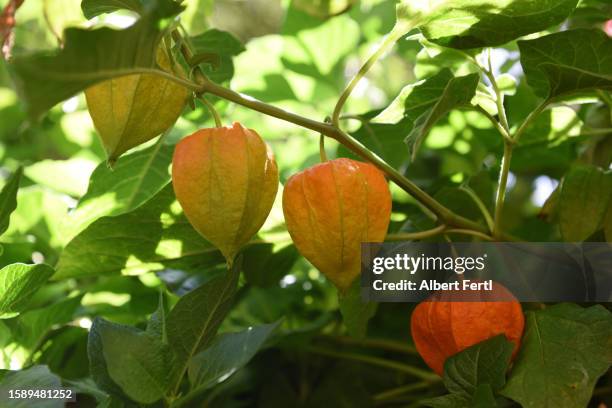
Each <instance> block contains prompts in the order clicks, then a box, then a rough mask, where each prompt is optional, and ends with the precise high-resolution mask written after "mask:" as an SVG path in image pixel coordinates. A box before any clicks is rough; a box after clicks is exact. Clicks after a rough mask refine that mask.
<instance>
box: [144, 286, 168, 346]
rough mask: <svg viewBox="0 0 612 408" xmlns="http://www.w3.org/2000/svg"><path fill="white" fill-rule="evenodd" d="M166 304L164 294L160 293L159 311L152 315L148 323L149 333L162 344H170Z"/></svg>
mask: <svg viewBox="0 0 612 408" xmlns="http://www.w3.org/2000/svg"><path fill="white" fill-rule="evenodd" d="M166 314H167V312H166V302H165V301H164V293H163V292H161V291H160V292H159V304H158V305H157V310H156V311H155V312H154V313H153V314H152V315H151V317H150V318H149V321H148V322H147V333H149V334H150V335H152V336H154V337H155V338H157V339H158V340H161V342H162V343H168V336H167V330H166Z"/></svg>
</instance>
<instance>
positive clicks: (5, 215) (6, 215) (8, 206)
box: [0, 167, 23, 236]
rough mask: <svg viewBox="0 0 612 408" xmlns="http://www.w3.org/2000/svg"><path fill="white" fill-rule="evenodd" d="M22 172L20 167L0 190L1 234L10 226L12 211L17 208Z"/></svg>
mask: <svg viewBox="0 0 612 408" xmlns="http://www.w3.org/2000/svg"><path fill="white" fill-rule="evenodd" d="M22 173H23V169H22V168H21V167H19V168H18V169H17V171H16V172H15V173H14V174H13V175H12V176H11V177H10V178H9V179H8V180H7V182H6V184H4V186H3V187H2V190H0V236H1V235H2V234H3V233H4V231H6V229H7V228H8V226H9V219H10V218H11V213H12V212H13V211H15V208H17V190H18V189H19V181H20V180H21V174H22Z"/></svg>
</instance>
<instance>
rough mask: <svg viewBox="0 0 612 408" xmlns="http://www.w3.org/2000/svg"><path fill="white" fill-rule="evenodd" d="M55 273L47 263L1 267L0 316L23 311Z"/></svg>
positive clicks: (9, 315)
mask: <svg viewBox="0 0 612 408" xmlns="http://www.w3.org/2000/svg"><path fill="white" fill-rule="evenodd" d="M53 273H54V270H53V268H51V267H50V266H49V265H45V264H37V265H26V264H20V263H16V264H12V265H8V266H5V267H4V268H2V269H0V318H7V317H11V316H14V315H16V314H18V313H19V312H21V311H22V310H23V309H24V308H25V307H26V306H27V303H28V301H29V300H30V298H31V297H32V295H33V294H34V293H35V292H36V291H37V290H38V289H39V288H40V287H41V286H43V285H44V283H45V282H46V281H47V279H49V278H50V277H51V275H53Z"/></svg>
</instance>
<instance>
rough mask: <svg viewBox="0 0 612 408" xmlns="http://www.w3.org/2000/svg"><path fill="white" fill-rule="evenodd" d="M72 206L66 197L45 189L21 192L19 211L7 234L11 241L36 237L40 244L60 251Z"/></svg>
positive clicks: (23, 190) (12, 220)
mask: <svg viewBox="0 0 612 408" xmlns="http://www.w3.org/2000/svg"><path fill="white" fill-rule="evenodd" d="M69 204H70V202H69V201H68V200H66V196H65V195H64V194H61V193H57V192H55V191H53V190H51V189H49V188H46V187H44V186H40V185H30V186H28V187H24V188H21V189H19V192H18V193H17V208H16V209H15V211H14V212H13V214H12V215H11V224H10V225H9V228H8V230H7V231H6V234H7V235H10V236H11V237H24V236H26V235H33V236H35V237H36V240H37V241H38V242H39V243H40V242H44V243H45V244H46V245H49V246H51V247H52V248H58V249H59V248H60V247H61V246H62V238H63V236H64V235H63V233H62V231H61V223H62V222H63V221H64V220H65V218H66V217H67V214H68V211H69ZM28 258H29V256H28ZM50 262H51V261H50ZM53 262H54V261H53Z"/></svg>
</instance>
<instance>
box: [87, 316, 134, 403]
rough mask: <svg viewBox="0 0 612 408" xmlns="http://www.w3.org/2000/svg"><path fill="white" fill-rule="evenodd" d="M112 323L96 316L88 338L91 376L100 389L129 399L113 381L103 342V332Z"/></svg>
mask: <svg viewBox="0 0 612 408" xmlns="http://www.w3.org/2000/svg"><path fill="white" fill-rule="evenodd" d="M111 325H112V323H109V322H107V321H106V320H104V319H101V318H96V319H94V320H93V323H92V325H91V328H90V330H89V336H88V338H87V357H88V359H89V372H90V373H91V378H92V379H93V380H94V381H95V383H96V384H97V385H98V387H100V389H101V390H102V391H104V392H106V393H108V394H110V395H112V396H117V397H119V398H121V399H127V397H126V395H125V393H124V392H123V390H122V389H121V387H119V385H117V383H115V382H114V381H113V379H112V378H111V376H110V374H109V372H108V366H107V364H106V358H105V356H104V344H103V342H102V332H103V331H105V330H106V329H107V328H108V327H109V326H111Z"/></svg>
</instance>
